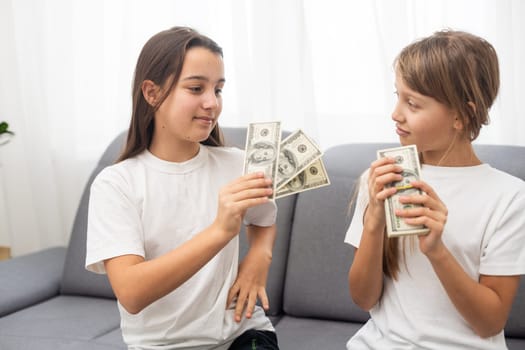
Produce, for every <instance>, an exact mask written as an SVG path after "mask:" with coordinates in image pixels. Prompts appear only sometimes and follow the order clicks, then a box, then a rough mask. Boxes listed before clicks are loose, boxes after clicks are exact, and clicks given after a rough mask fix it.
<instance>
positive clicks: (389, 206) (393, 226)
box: [377, 145, 429, 237]
mask: <svg viewBox="0 0 525 350" xmlns="http://www.w3.org/2000/svg"><path fill="white" fill-rule="evenodd" d="M384 157H390V158H394V159H395V161H396V164H397V165H399V166H401V167H402V168H403V172H402V173H401V175H402V176H403V179H402V180H401V181H397V182H393V183H391V184H389V185H388V186H389V187H396V188H397V192H396V193H394V195H392V196H390V197H388V199H387V200H385V215H386V232H387V235H388V237H395V236H404V235H424V234H427V233H428V232H429V230H428V228H427V227H425V226H423V225H418V226H416V225H409V224H407V223H405V221H404V219H403V218H400V217H399V216H397V215H396V214H395V211H396V209H407V208H412V207H415V206H421V205H420V204H402V203H400V202H399V197H400V196H410V195H413V194H421V193H422V191H421V190H420V189H419V188H415V187H413V186H412V185H411V184H410V183H411V182H412V181H415V180H419V179H420V174H421V167H420V165H419V154H418V151H417V147H416V145H409V146H402V147H395V148H387V149H382V150H379V151H377V158H378V159H379V158H384Z"/></svg>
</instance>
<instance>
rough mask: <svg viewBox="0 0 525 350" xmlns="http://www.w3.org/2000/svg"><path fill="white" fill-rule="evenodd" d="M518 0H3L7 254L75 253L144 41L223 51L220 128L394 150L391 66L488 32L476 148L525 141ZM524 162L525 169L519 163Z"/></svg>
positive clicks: (0, 190) (0, 214) (2, 231)
mask: <svg viewBox="0 0 525 350" xmlns="http://www.w3.org/2000/svg"><path fill="white" fill-rule="evenodd" d="M524 20H525V4H524V3H523V2H522V1H521V0H484V1H483V0H441V1H439V0H434V1H416V0H375V1H373V0H363V1H345V0H324V1H316V0H304V1H300V0H229V1H226V0H221V1H213V0H197V1H195V0H194V1H186V0H169V1H168V0H166V1H158V0H157V1H146V0H134V1H129V0H127V1H125V0H104V1H102V0H91V1H87V0H47V1H46V0H0V44H1V49H0V50H1V51H0V121H3V120H5V121H7V122H8V123H9V124H10V129H12V130H13V131H14V132H15V133H16V135H15V137H14V138H13V139H12V141H11V142H10V143H9V144H7V145H4V146H0V245H8V246H10V247H11V249H12V253H13V255H20V254H24V253H28V252H32V251H37V250H40V249H43V248H46V247H50V246H54V245H65V244H67V241H68V239H69V233H70V230H71V227H72V223H73V219H74V215H75V211H76V209H77V205H78V201H79V199H80V195H81V193H82V190H83V187H84V185H85V183H86V181H87V178H88V176H89V173H90V171H91V170H92V168H93V167H94V165H95V163H96V161H97V160H98V158H99V156H100V155H101V153H102V151H103V150H104V148H105V147H106V146H107V145H108V144H109V142H110V141H111V139H112V138H113V137H115V136H116V135H117V134H118V133H119V132H120V131H122V130H124V129H126V128H127V127H128V123H129V118H130V104H131V98H130V96H131V81H132V76H133V69H134V65H135V62H136V59H137V57H138V54H139V51H140V49H141V48H142V46H143V44H144V43H145V42H146V40H147V39H148V38H149V37H151V36H152V35H153V34H155V33H157V32H158V31H160V30H163V29H167V28H169V27H172V26H174V25H188V26H192V27H194V28H196V29H198V30H200V31H201V32H203V33H205V34H208V35H209V36H210V37H212V38H213V39H215V40H216V41H217V42H218V43H219V44H220V45H221V46H222V47H223V49H224V52H225V64H226V80H227V83H226V87H225V92H224V100H225V107H224V110H223V114H222V117H221V125H223V126H245V125H246V124H247V123H248V122H250V121H257V120H281V121H282V122H283V127H284V128H285V129H288V130H294V129H296V128H302V129H303V130H305V132H306V133H307V134H309V135H311V136H312V137H313V138H314V139H315V140H317V142H318V143H319V144H320V146H321V147H322V148H323V149H326V148H328V147H331V146H333V145H335V144H338V143H344V142H373V141H392V142H395V141H396V140H397V137H396V135H395V133H394V131H393V124H392V122H391V120H390V110H391V108H392V106H393V102H394V97H393V74H392V60H393V59H394V57H395V55H396V54H397V53H398V52H399V50H400V49H401V48H402V47H404V46H405V45H407V44H408V43H410V42H411V41H413V40H414V39H416V38H419V37H422V36H426V35H429V34H431V33H432V32H434V31H436V30H439V29H442V28H453V29H460V30H467V31H470V32H473V33H475V34H478V35H480V36H482V37H485V38H486V39H487V40H489V41H490V42H491V43H492V44H493V45H494V46H495V47H496V50H497V51H498V54H499V59H500V65H501V84H502V85H501V91H500V95H499V97H498V99H497V101H496V103H495V105H494V107H493V109H492V111H491V119H492V123H491V125H489V126H488V127H487V128H484V129H483V130H482V133H481V136H480V138H479V139H478V141H477V142H478V143H497V144H513V145H525V137H524V136H523V135H525V117H524V114H523V110H522V109H519V102H521V101H520V99H523V97H524V96H525V71H524V68H523V62H525V46H524V45H523V38H525V24H524ZM522 161H523V160H522Z"/></svg>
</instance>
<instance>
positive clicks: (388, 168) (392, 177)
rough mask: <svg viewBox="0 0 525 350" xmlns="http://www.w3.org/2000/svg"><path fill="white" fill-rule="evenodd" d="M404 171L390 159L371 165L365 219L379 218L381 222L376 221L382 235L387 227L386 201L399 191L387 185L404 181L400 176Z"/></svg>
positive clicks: (386, 158)
mask: <svg viewBox="0 0 525 350" xmlns="http://www.w3.org/2000/svg"><path fill="white" fill-rule="evenodd" d="M402 171H403V169H402V168H401V167H400V166H398V165H396V164H395V160H394V159H393V158H388V157H385V158H381V159H378V160H376V161H374V162H373V163H372V164H371V165H370V173H369V176H368V191H369V202H368V208H367V211H366V215H365V219H366V218H368V217H371V218H377V219H378V220H379V222H377V220H374V221H376V224H377V225H378V226H381V227H378V230H380V231H381V233H383V229H384V226H385V207H384V201H385V200H386V199H387V198H388V197H390V196H391V195H393V194H394V193H396V191H397V190H396V188H395V187H387V185H388V184H390V183H392V182H395V181H400V180H402V179H403V177H402V176H401V174H400V173H401V172H402ZM366 221H368V220H366ZM372 231H377V230H372Z"/></svg>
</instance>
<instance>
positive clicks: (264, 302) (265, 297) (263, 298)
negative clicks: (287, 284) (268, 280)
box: [259, 288, 270, 310]
mask: <svg viewBox="0 0 525 350" xmlns="http://www.w3.org/2000/svg"><path fill="white" fill-rule="evenodd" d="M259 300H260V301H261V305H262V307H263V309H264V310H268V309H269V308H270V303H269V301H268V295H267V294H266V288H261V290H260V291H259Z"/></svg>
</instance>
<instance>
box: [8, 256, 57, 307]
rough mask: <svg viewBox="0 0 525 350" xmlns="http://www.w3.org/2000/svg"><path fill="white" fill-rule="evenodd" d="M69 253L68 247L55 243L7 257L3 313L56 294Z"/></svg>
mask: <svg viewBox="0 0 525 350" xmlns="http://www.w3.org/2000/svg"><path fill="white" fill-rule="evenodd" d="M65 256H66V248H65V247H55V248H48V249H45V250H42V251H40V252H36V253H32V254H27V255H24V256H20V257H16V258H13V259H10V260H6V261H3V262H2V264H0V281H2V282H1V283H0V316H4V315H7V314H9V313H11V312H15V311H17V310H19V309H22V308H25V307H28V306H31V305H34V304H37V303H39V302H41V301H43V300H47V299H49V298H52V297H54V296H56V295H57V294H58V292H59V290H60V279H61V277H62V268H63V266H64V260H65ZM21 291H23V292H21Z"/></svg>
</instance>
